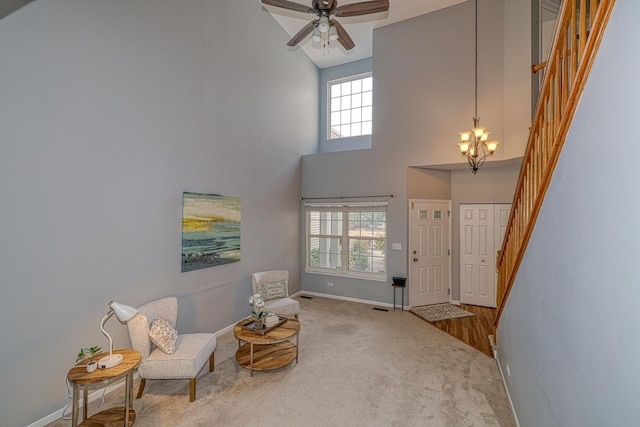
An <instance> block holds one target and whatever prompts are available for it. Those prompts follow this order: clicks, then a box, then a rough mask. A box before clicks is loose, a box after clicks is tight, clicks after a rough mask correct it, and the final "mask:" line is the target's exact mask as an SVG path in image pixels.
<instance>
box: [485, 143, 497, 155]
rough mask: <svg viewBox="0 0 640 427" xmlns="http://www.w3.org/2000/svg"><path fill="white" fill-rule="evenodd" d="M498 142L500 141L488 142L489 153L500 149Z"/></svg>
mask: <svg viewBox="0 0 640 427" xmlns="http://www.w3.org/2000/svg"><path fill="white" fill-rule="evenodd" d="M498 144H499V142H498V141H491V142H487V143H486V146H487V151H488V152H489V154H493V153H495V151H496V150H497V149H498Z"/></svg>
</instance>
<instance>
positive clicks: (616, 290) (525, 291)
mask: <svg viewBox="0 0 640 427" xmlns="http://www.w3.org/2000/svg"><path fill="white" fill-rule="evenodd" d="M638 16H640V3H638V2H637V1H634V0H618V1H617V2H616V5H615V8H614V10H613V14H612V16H611V20H610V22H609V25H608V27H607V30H606V32H605V34H604V38H603V40H602V44H601V46H600V50H599V52H598V54H597V57H596V60H595V64H594V66H593V69H592V71H591V75H590V77H589V79H588V81H587V85H586V88H585V91H584V94H583V95H582V98H581V100H580V104H579V106H578V110H577V112H576V115H575V118H574V120H573V123H572V124H571V129H570V131H569V134H568V136H567V140H566V143H565V145H564V149H563V151H562V154H561V156H560V159H559V161H558V164H557V167H556V170H555V173H554V176H553V179H552V181H551V185H550V187H549V190H548V193H547V196H546V198H545V201H544V204H543V206H542V209H541V211H540V216H539V218H538V221H537V223H536V226H535V229H534V231H533V234H532V236H531V241H530V243H529V246H528V248H527V251H526V253H525V256H524V259H523V262H522V266H521V268H520V271H519V272H518V276H517V279H516V282H515V284H514V287H513V290H512V292H511V296H510V298H509V300H508V302H507V305H506V308H505V311H504V314H503V317H502V320H501V322H500V326H499V328H498V346H499V350H498V355H499V360H500V364H501V366H502V369H503V372H504V374H505V377H506V380H507V384H508V388H509V393H510V395H511V397H512V399H513V402H514V405H515V409H516V412H517V415H518V419H519V421H520V425H521V426H523V427H533V426H547V427H554V426H562V427H571V426H580V427H583V426H605V425H606V426H632V425H637V424H638V419H639V418H640V406H639V405H638V393H637V385H638V383H639V382H640V368H638V360H640V341H639V340H638V332H637V325H638V323H639V321H640V314H639V312H638V301H639V300H640V286H638V278H639V277H640V263H638V259H637V258H638V242H640V224H639V223H638V214H637V212H638V210H639V209H640V198H638V184H637V175H638V165H637V160H636V158H635V157H636V156H635V152H636V147H637V143H638V140H637V138H636V137H635V136H634V135H636V133H637V127H638V116H639V114H640V107H639V105H638V98H639V97H640V86H639V85H638V78H637V70H638V68H639V67H640V58H639V57H638V55H630V54H629V52H635V51H637V50H638V48H640V28H639V27H638V26H637V25H636V24H637V23H636V20H637V17H638ZM507 366H509V369H510V371H511V375H510V376H509V375H507V373H506V372H505V371H506V367H507Z"/></svg>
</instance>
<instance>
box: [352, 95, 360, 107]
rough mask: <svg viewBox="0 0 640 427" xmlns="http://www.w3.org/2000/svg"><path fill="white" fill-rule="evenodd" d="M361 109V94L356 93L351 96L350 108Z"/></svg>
mask: <svg viewBox="0 0 640 427" xmlns="http://www.w3.org/2000/svg"><path fill="white" fill-rule="evenodd" d="M360 107H362V94H361V93H357V94H355V95H351V108H360Z"/></svg>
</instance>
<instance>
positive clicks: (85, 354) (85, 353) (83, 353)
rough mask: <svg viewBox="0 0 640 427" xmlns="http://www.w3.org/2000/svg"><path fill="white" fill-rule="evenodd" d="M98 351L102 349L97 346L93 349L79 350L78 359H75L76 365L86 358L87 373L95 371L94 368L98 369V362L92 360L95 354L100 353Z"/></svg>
mask: <svg viewBox="0 0 640 427" xmlns="http://www.w3.org/2000/svg"><path fill="white" fill-rule="evenodd" d="M100 350H102V349H101V348H100V347H98V346H97V345H94V346H93V347H89V348H81V349H80V353H78V357H77V358H76V363H78V362H79V361H81V360H82V359H87V358H88V359H89V362H88V363H87V372H93V371H95V370H96V368H97V367H98V362H96V361H95V360H94V357H95V355H96V354H97V353H99V352H100Z"/></svg>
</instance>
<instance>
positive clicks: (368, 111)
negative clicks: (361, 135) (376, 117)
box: [362, 107, 373, 122]
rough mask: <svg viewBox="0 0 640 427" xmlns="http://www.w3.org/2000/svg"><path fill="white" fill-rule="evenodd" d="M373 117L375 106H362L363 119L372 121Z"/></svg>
mask: <svg viewBox="0 0 640 427" xmlns="http://www.w3.org/2000/svg"><path fill="white" fill-rule="evenodd" d="M371 119H373V108H372V107H363V108H362V121H363V122H366V121H371Z"/></svg>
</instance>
